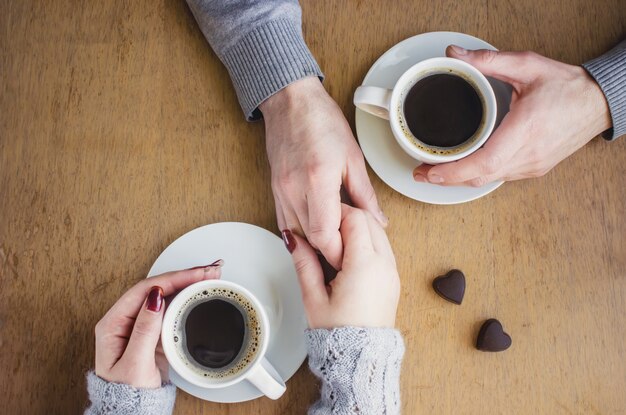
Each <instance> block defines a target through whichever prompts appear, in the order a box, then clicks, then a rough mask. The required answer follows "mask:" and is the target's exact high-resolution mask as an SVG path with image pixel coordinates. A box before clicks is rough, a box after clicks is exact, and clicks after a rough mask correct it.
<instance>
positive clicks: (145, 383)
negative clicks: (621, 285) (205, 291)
mask: <svg viewBox="0 0 626 415" xmlns="http://www.w3.org/2000/svg"><path fill="white" fill-rule="evenodd" d="M222 264H223V261H222V260H219V261H216V262H214V263H213V264H211V265H209V266H205V267H196V268H192V269H188V270H185V271H175V272H168V273H166V274H161V275H159V276H157V277H154V278H147V279H145V280H143V281H141V282H139V283H138V284H137V285H135V286H134V287H132V288H131V289H130V290H128V291H127V292H126V294H124V295H123V296H122V297H121V298H120V299H119V300H118V301H117V302H116V303H115V304H114V305H113V307H111V309H110V310H109V311H108V312H107V313H106V314H105V315H104V317H102V319H101V320H100V321H99V322H98V324H96V375H98V376H100V377H101V378H102V379H104V380H107V381H109V382H115V383H123V384H127V385H131V386H134V387H136V388H158V387H160V386H161V384H162V382H163V381H166V380H167V361H166V360H165V356H164V355H163V350H162V349H161V342H160V335H161V324H162V322H163V313H164V309H165V297H167V296H171V295H173V294H175V293H176V292H178V291H180V290H182V289H183V288H185V287H187V286H188V285H191V284H193V283H195V282H198V281H202V280H208V279H218V278H220V276H221V266H222Z"/></svg>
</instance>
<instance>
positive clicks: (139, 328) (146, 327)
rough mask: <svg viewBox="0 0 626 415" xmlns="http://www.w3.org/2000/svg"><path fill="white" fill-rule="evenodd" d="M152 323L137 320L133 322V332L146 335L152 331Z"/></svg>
mask: <svg viewBox="0 0 626 415" xmlns="http://www.w3.org/2000/svg"><path fill="white" fill-rule="evenodd" d="M151 328H152V325H151V324H150V323H149V322H147V321H143V320H138V321H136V322H135V326H134V327H133V334H137V335H139V336H148V335H150V334H151V333H152V330H151Z"/></svg>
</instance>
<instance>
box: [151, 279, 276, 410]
mask: <svg viewBox="0 0 626 415" xmlns="http://www.w3.org/2000/svg"><path fill="white" fill-rule="evenodd" d="M269 339H270V326H269V320H268V317H267V313H266V311H265V310H264V308H263V306H262V305H261V303H260V302H259V300H258V299H257V298H256V297H255V296H254V295H253V294H252V293H251V292H250V291H248V290H246V289H245V288H244V287H242V286H240V285H238V284H235V283H233V282H230V281H224V280H206V281H200V282H197V283H195V284H192V285H190V286H189V287H187V288H185V289H184V290H182V291H181V292H180V293H179V294H178V295H177V296H176V297H175V298H174V299H173V300H172V302H171V303H170V305H169V306H168V308H167V311H166V312H165V316H164V318H163V328H162V330H161V342H162V344H163V351H164V352H165V357H166V358H167V361H168V362H169V364H170V366H171V367H172V368H173V369H174V370H175V371H176V373H178V374H179V375H180V376H181V377H182V378H184V379H185V380H187V381H188V382H190V383H193V384H194V385H196V386H200V387H205V388H224V387H227V386H231V385H234V384H236V383H238V382H242V381H244V380H247V381H249V382H250V383H252V384H253V385H254V386H255V387H256V388H257V389H259V390H260V391H261V392H262V393H263V394H265V395H266V396H267V397H269V398H271V399H278V398H279V397H280V396H281V395H282V394H283V393H284V392H285V383H284V381H283V380H282V378H281V376H280V375H279V374H278V372H276V369H274V367H273V366H272V364H271V363H270V362H269V361H268V360H267V359H266V358H265V353H266V351H267V347H268V344H269Z"/></svg>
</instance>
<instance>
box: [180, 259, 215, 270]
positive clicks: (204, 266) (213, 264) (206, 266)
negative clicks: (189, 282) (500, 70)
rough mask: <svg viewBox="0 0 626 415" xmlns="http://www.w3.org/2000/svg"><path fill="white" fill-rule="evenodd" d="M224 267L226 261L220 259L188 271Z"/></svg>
mask: <svg viewBox="0 0 626 415" xmlns="http://www.w3.org/2000/svg"><path fill="white" fill-rule="evenodd" d="M222 265H224V260H223V259H218V260H217V261H215V262H213V263H211V264H209V265H198V266H197V267H193V268H187V271H192V270H194V269H200V268H208V267H221V266H222Z"/></svg>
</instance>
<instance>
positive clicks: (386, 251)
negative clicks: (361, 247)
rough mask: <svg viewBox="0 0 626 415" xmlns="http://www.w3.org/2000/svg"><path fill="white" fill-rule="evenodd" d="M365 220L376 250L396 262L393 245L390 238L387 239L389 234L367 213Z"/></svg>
mask: <svg viewBox="0 0 626 415" xmlns="http://www.w3.org/2000/svg"><path fill="white" fill-rule="evenodd" d="M365 219H366V222H367V227H368V228H369V232H370V237H371V238H372V245H373V246H374V250H375V251H376V252H377V253H379V254H380V255H383V256H385V257H387V258H390V259H392V260H394V261H395V257H394V255H393V250H392V249H391V244H390V243H389V238H388V237H387V233H386V232H385V230H384V229H383V227H382V226H381V225H380V222H378V221H377V220H376V219H375V218H374V217H373V216H372V215H371V214H370V213H369V212H366V214H365Z"/></svg>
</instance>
